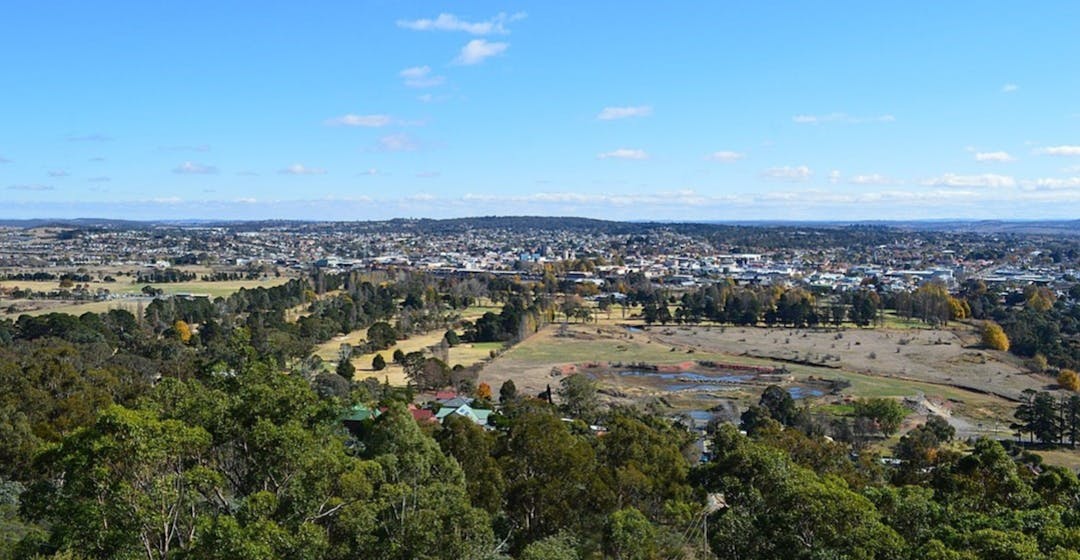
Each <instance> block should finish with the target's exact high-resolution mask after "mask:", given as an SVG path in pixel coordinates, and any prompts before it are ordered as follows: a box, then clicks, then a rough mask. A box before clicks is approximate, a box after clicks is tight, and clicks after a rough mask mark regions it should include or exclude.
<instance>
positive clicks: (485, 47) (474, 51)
mask: <svg viewBox="0 0 1080 560" xmlns="http://www.w3.org/2000/svg"><path fill="white" fill-rule="evenodd" d="M508 48H510V43H491V42H488V41H487V40H484V39H473V40H472V41H469V42H468V43H466V44H465V46H464V47H462V48H461V54H459V55H458V56H457V58H455V59H454V62H455V63H457V64H463V65H466V66H468V65H472V64H480V63H481V62H483V61H485V60H487V59H488V58H491V57H493V56H496V55H499V54H502V53H504V52H506V49H508Z"/></svg>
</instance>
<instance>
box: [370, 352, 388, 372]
mask: <svg viewBox="0 0 1080 560" xmlns="http://www.w3.org/2000/svg"><path fill="white" fill-rule="evenodd" d="M371 369H373V370H375V371H382V370H384V369H386V360H385V359H384V358H383V357H382V354H375V357H374V358H372V359H371Z"/></svg>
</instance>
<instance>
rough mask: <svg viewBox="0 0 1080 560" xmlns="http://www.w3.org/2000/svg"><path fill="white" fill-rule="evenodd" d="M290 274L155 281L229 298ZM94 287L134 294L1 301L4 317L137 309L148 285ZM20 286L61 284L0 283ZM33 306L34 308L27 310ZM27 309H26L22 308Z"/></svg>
mask: <svg viewBox="0 0 1080 560" xmlns="http://www.w3.org/2000/svg"><path fill="white" fill-rule="evenodd" d="M288 281H289V278H288V277H284V276H282V277H280V278H268V279H266V280H230V281H225V282H204V281H201V280H196V281H193V282H177V283H168V284H152V286H154V287H155V288H158V289H160V290H162V291H163V292H164V293H165V294H205V295H208V296H210V297H212V298H216V297H226V296H228V295H230V294H232V293H234V292H237V291H239V290H240V288H247V289H252V288H257V287H260V286H261V287H264V288H271V287H273V286H279V285H281V284H284V283H285V282H288ZM89 284H90V288H91V289H92V290H94V289H97V288H106V289H108V290H109V291H110V292H111V293H113V294H123V295H129V296H133V297H132V299H130V300H129V299H127V298H122V299H114V300H109V301H93V302H78V301H64V300H45V299H34V300H0V316H7V317H16V316H18V315H21V314H23V313H26V314H28V315H41V314H44V313H54V312H55V313H70V314H72V315H81V314H83V313H86V312H87V311H91V312H95V313H101V312H103V311H108V310H110V309H117V308H119V309H127V310H129V311H132V312H134V311H135V309H136V308H137V306H138V301H139V300H140V299H142V298H137V296H138V295H139V294H141V290H142V288H143V286H145V285H146V284H132V283H129V282H109V283H105V282H90V283H89ZM16 287H17V288H20V289H31V290H33V291H37V292H49V291H52V290H55V289H57V288H58V287H59V283H58V282H56V281H48V282H23V281H14V280H12V281H3V282H0V288H16ZM149 301H150V299H149V298H147V299H145V300H143V303H144V304H145V303H148V302H149ZM12 305H14V306H15V307H16V308H19V309H20V311H17V312H15V313H7V312H5V311H4V310H5V309H7V308H8V307H9V306H12ZM27 307H32V309H27ZM22 309H25V310H22Z"/></svg>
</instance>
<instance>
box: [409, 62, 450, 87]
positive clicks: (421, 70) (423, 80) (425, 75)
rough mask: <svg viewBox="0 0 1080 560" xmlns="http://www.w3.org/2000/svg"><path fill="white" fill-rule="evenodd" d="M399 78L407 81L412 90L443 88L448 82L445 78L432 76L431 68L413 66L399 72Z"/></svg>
mask: <svg viewBox="0 0 1080 560" xmlns="http://www.w3.org/2000/svg"><path fill="white" fill-rule="evenodd" d="M398 76H401V78H402V79H404V80H405V85H406V86H408V87H411V88H428V87H435V86H441V85H442V84H443V83H444V82H446V78H445V77H443V76H436V75H434V74H432V73H431V67H430V66H411V67H409V68H406V69H404V70H402V71H401V72H398Z"/></svg>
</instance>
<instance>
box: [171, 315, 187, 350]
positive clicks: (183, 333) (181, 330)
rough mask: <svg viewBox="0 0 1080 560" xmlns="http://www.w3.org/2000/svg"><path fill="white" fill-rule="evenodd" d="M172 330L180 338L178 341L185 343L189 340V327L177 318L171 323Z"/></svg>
mask: <svg viewBox="0 0 1080 560" xmlns="http://www.w3.org/2000/svg"><path fill="white" fill-rule="evenodd" d="M173 331H175V332H176V338H178V339H180V342H183V343H184V344H187V343H188V341H189V340H191V327H190V326H188V324H187V323H185V322H184V321H181V320H179V319H177V320H176V322H175V323H173Z"/></svg>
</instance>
